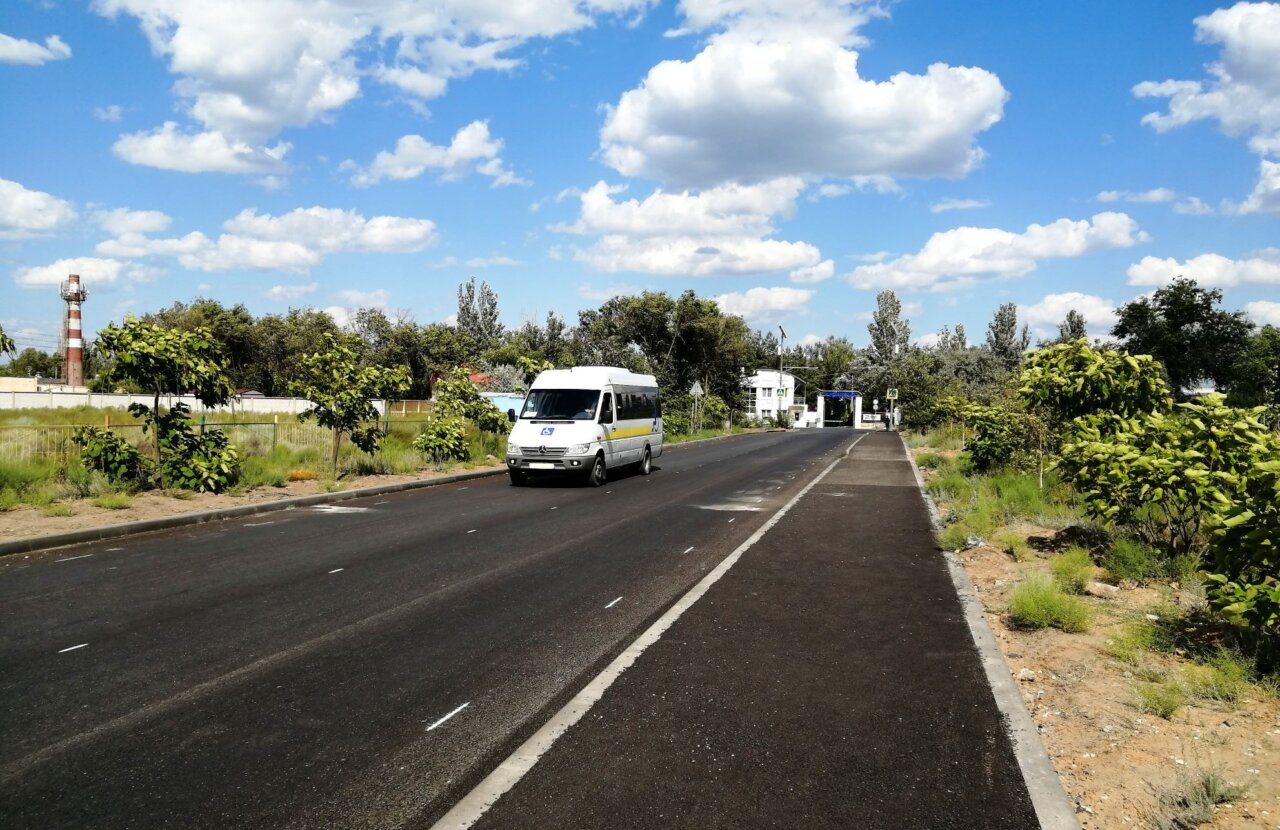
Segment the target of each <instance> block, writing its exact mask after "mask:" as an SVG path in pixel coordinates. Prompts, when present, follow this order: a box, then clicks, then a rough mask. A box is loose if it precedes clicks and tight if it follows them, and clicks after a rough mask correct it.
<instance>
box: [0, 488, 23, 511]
mask: <svg viewBox="0 0 1280 830" xmlns="http://www.w3.org/2000/svg"><path fill="white" fill-rule="evenodd" d="M21 506H22V496H21V495H19V494H18V491H17V490H9V489H5V490H0V513H3V512H7V511H9V510H14V509H16V508H18V507H21Z"/></svg>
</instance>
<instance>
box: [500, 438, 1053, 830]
mask: <svg viewBox="0 0 1280 830" xmlns="http://www.w3.org/2000/svg"><path fill="white" fill-rule="evenodd" d="M475 826H476V827H481V828H493V830H496V829H497V828H560V827H564V828H569V827H572V828H595V827H609V828H653V827H674V828H684V827H688V828H703V827H710V828H720V827H752V828H754V827H778V828H856V829H857V830H871V829H872V828H957V830H958V829H959V828H965V830H975V828H1034V827H1038V826H1039V825H1038V823H1037V820H1036V817H1035V812H1034V810H1033V808H1032V805H1031V801H1030V799H1029V797H1028V794H1027V791H1026V788H1025V785H1024V784H1023V779H1022V776H1021V773H1020V772H1019V767H1018V763H1017V760H1016V759H1015V757H1014V754H1013V751H1012V749H1011V746H1010V742H1009V739H1008V737H1007V735H1006V733H1005V730H1004V727H1003V726H1002V722H1001V717H1000V713H999V711H998V709H997V707H996V704H995V700H994V698H993V696H992V691H991V688H990V686H989V685H988V683H987V679H986V676H985V674H984V671H983V667H982V664H981V661H980V659H979V656H978V653H977V651H976V649H975V647H974V644H973V640H972V637H971V635H970V632H969V629H968V627H967V624H966V622H965V618H964V614H963V611H962V608H961V605H960V602H959V600H958V599H957V596H956V589H955V587H954V586H953V584H952V582H951V579H950V577H949V575H948V572H947V565H946V561H945V559H944V558H943V556H942V555H941V554H940V553H939V552H938V550H937V549H936V547H935V545H934V541H933V536H932V533H931V530H930V524H929V518H928V515H927V513H926V510H925V507H924V503H923V500H922V498H921V495H920V492H919V489H918V487H917V485H916V481H915V478H914V475H913V472H912V468H911V466H910V463H909V462H908V460H907V458H906V455H905V451H904V448H903V446H902V443H901V440H900V438H899V437H898V435H896V434H886V433H872V434H869V435H867V436H865V437H864V438H863V439H862V440H861V442H860V443H859V444H858V445H857V446H855V447H854V449H853V451H852V452H851V453H850V455H849V457H848V458H847V459H846V460H844V461H841V462H840V463H839V464H838V465H837V466H836V467H835V468H834V469H833V470H831V472H830V473H829V474H828V475H827V476H826V478H825V479H823V480H822V481H821V482H820V483H819V484H818V485H816V486H815V487H814V488H813V489H811V490H810V491H809V492H808V494H807V495H805V496H804V497H803V498H802V499H801V500H800V501H798V502H797V503H796V504H795V505H794V507H793V508H792V509H791V510H790V512H789V513H787V514H786V515H785V516H784V517H783V518H782V520H781V521H780V522H779V523H778V524H777V525H776V526H775V527H773V529H772V530H770V531H769V532H767V533H766V534H765V535H764V536H763V537H762V538H761V539H760V540H759V541H758V542H757V543H756V544H755V545H754V546H753V547H751V548H750V549H748V550H747V551H746V552H745V553H744V554H743V556H742V559H741V560H740V561H739V562H738V563H737V564H736V565H735V566H734V567H733V568H732V569H731V570H730V571H729V572H728V573H727V574H725V576H724V577H723V578H722V579H721V580H720V581H719V582H717V583H715V584H714V585H712V586H711V588H710V590H709V591H708V592H707V594H706V595H705V596H704V597H703V598H702V599H701V600H700V601H699V602H697V604H695V605H694V606H693V607H692V608H690V609H689V610H688V611H687V612H686V613H685V614H684V615H683V616H682V617H680V618H679V619H678V620H677V621H676V622H675V624H674V625H673V626H672V627H671V628H670V629H669V630H668V631H667V632H666V634H665V635H664V636H663V637H662V639H661V640H659V641H658V642H657V643H655V644H654V645H652V646H651V647H649V648H648V650H647V651H645V652H644V653H643V654H642V655H641V656H640V658H639V659H638V661H637V662H636V663H635V665H634V666H632V667H631V668H630V669H628V670H627V671H625V672H624V673H623V674H622V675H621V676H620V677H619V678H618V680H617V681H616V682H615V683H614V684H613V685H612V686H611V687H610V688H609V689H608V691H607V692H606V693H605V694H604V696H603V698H602V699H601V700H600V701H599V702H598V703H597V704H596V705H595V706H594V707H593V708H592V709H591V710H590V711H589V712H587V714H586V715H585V717H583V718H582V719H581V720H580V721H579V722H578V723H577V724H576V725H574V726H573V727H571V728H570V729H569V730H568V732H567V733H566V734H565V735H564V736H563V737H561V738H560V739H559V741H557V742H556V743H555V744H554V745H553V746H552V747H551V749H550V750H549V751H548V752H547V753H546V754H545V755H544V756H543V757H542V758H541V760H540V761H539V762H538V763H537V764H536V765H535V766H534V767H533V769H532V770H530V771H529V772H528V773H527V774H526V775H525V776H524V777H523V778H522V779H521V780H520V781H519V782H518V783H517V784H516V785H515V786H514V788H512V789H511V790H510V791H509V792H507V793H506V794H505V795H504V796H502V797H501V798H500V799H499V800H498V801H497V803H496V804H494V805H493V807H492V808H490V809H489V811H488V812H487V813H486V814H485V815H484V816H483V817H482V818H481V819H480V821H479V822H478V823H477V824H476V825H475Z"/></svg>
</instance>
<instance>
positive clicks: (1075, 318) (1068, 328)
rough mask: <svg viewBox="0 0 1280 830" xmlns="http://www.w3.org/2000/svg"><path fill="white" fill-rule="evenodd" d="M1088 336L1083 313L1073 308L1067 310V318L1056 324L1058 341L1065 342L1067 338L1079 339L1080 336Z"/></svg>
mask: <svg viewBox="0 0 1280 830" xmlns="http://www.w3.org/2000/svg"><path fill="white" fill-rule="evenodd" d="M1088 336H1089V330H1088V328H1087V327H1086V326H1085V320H1084V315H1083V314H1081V313H1080V312H1078V311H1076V310H1075V309H1074V308H1073V309H1071V310H1070V311H1068V312H1067V318H1066V319H1065V320H1063V321H1062V322H1061V323H1060V324H1059V325H1058V342H1059V343H1066V342H1067V341H1069V340H1079V339H1080V338H1081V337H1086V338H1087V337H1088Z"/></svg>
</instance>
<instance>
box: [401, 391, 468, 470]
mask: <svg viewBox="0 0 1280 830" xmlns="http://www.w3.org/2000/svg"><path fill="white" fill-rule="evenodd" d="M468 383H470V381H468ZM413 448H414V449H416V450H417V451H418V452H420V453H422V454H423V455H425V456H426V457H427V459H428V460H429V461H431V462H433V463H435V464H443V463H445V462H448V461H462V460H464V459H466V458H467V457H468V453H467V441H466V430H465V429H464V428H463V425H462V419H461V418H458V417H454V416H450V415H442V414H438V413H436V412H432V413H431V417H430V418H428V419H427V421H426V423H425V424H423V426H422V432H421V433H419V434H418V437H417V438H414V439H413Z"/></svg>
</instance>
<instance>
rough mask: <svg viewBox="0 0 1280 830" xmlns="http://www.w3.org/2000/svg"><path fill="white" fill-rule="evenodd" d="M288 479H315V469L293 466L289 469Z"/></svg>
mask: <svg viewBox="0 0 1280 830" xmlns="http://www.w3.org/2000/svg"><path fill="white" fill-rule="evenodd" d="M288 478H289V480H290V481H315V479H316V478H317V476H316V472H315V470H311V469H308V468H306V467H294V468H293V469H292V470H290V471H289V476H288Z"/></svg>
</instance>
